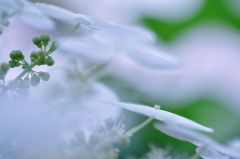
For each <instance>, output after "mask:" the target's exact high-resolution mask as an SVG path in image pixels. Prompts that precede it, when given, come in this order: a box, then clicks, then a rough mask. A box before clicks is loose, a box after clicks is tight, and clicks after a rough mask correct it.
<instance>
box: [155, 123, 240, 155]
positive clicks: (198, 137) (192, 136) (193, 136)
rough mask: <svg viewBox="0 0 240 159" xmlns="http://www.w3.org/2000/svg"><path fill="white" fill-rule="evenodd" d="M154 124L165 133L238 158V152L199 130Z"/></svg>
mask: <svg viewBox="0 0 240 159" xmlns="http://www.w3.org/2000/svg"><path fill="white" fill-rule="evenodd" d="M154 126H155V128H156V129H158V130H160V131H161V132H164V133H165V134H167V135H169V136H172V137H174V138H176V139H179V140H183V141H188V142H191V143H192V144H194V145H196V146H198V147H202V146H206V149H208V148H209V149H210V150H211V151H214V152H215V153H219V155H221V154H224V155H226V156H230V157H233V158H236V159H237V158H240V153H239V152H236V151H234V150H231V149H229V148H227V147H224V146H222V145H220V144H218V143H216V142H215V141H213V140H212V139H210V138H209V137H208V136H205V135H203V134H201V133H199V132H195V131H191V130H189V129H184V128H181V127H179V126H177V125H174V124H160V123H158V124H155V125H154ZM211 151H208V152H211ZM212 153H213V152H212ZM203 154H204V153H203ZM212 155H213V156H216V155H214V153H213V154H212Z"/></svg>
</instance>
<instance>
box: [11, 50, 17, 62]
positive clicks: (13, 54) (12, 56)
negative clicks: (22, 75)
mask: <svg viewBox="0 0 240 159" xmlns="http://www.w3.org/2000/svg"><path fill="white" fill-rule="evenodd" d="M10 58H11V59H13V60H15V59H16V54H15V51H12V52H11V53H10Z"/></svg>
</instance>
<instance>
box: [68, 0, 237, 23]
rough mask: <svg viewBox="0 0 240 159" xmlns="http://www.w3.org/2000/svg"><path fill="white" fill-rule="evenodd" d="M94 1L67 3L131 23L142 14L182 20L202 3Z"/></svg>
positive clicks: (198, 0)
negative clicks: (96, 2)
mask: <svg viewBox="0 0 240 159" xmlns="http://www.w3.org/2000/svg"><path fill="white" fill-rule="evenodd" d="M235 1H236V0H235ZM94 2H95V1H94V0H88V1H85V0H70V1H68V5H69V4H70V7H72V8H74V9H75V10H81V11H83V12H84V13H87V14H91V15H94V16H98V17H100V18H104V19H106V18H107V19H110V20H113V21H117V22H121V23H126V22H127V23H132V22H136V21H138V20H139V19H141V18H142V17H143V16H151V17H157V18H161V19H164V20H167V21H178V20H183V19H186V18H189V17H190V16H191V15H193V14H194V13H196V12H197V11H198V10H199V9H200V7H201V6H202V4H203V3H204V1H202V0H195V1H192V0H171V1H169V0H160V1H159V0H140V1H139V0H131V1H129V0H121V1H119V0H101V3H99V4H98V5H97V6H96V5H95V3H94ZM77 4H79V5H77Z"/></svg>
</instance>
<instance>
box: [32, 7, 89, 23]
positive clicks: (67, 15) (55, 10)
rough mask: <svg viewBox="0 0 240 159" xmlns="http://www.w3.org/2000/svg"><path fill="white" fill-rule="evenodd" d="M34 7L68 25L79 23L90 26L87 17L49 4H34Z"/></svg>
mask: <svg viewBox="0 0 240 159" xmlns="http://www.w3.org/2000/svg"><path fill="white" fill-rule="evenodd" d="M36 6H37V7H38V8H40V9H41V10H42V11H43V12H44V13H46V14H47V15H49V16H51V17H52V18H56V19H58V20H61V21H63V22H66V23H70V24H77V23H80V24H85V25H89V24H92V20H91V19H90V18H89V17H87V16H85V15H82V14H76V13H73V12H70V11H68V10H66V9H63V8H60V7H57V6H54V5H50V4H44V3H36Z"/></svg>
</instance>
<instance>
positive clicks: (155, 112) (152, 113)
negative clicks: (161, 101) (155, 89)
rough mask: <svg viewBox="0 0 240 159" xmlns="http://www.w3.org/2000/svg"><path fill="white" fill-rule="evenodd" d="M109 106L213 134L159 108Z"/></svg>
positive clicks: (132, 105) (127, 105) (128, 104)
mask: <svg viewBox="0 0 240 159" xmlns="http://www.w3.org/2000/svg"><path fill="white" fill-rule="evenodd" d="M109 104H112V105H116V106H119V107H121V108H123V109H126V110H129V111H132V112H135V113H139V114H142V115H145V116H148V117H150V118H154V119H157V120H159V121H162V122H164V123H166V124H170V125H178V126H179V127H183V128H188V129H193V130H199V131H204V132H212V131H213V130H212V129H211V128H208V127H205V126H203V125H200V124H198V123H196V122H194V121H192V120H189V119H186V118H184V117H182V116H179V115H176V114H174V113H170V112H167V111H164V110H160V109H159V108H152V107H149V106H144V105H139V104H131V103H122V102H119V103H109Z"/></svg>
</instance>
